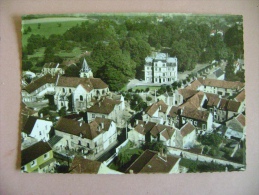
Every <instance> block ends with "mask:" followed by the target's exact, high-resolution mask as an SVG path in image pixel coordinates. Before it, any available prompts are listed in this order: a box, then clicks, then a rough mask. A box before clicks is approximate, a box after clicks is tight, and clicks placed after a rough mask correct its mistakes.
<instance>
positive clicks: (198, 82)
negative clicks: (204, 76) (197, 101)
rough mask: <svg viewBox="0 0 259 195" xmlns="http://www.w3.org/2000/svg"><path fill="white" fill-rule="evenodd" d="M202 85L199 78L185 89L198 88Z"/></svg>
mask: <svg viewBox="0 0 259 195" xmlns="http://www.w3.org/2000/svg"><path fill="white" fill-rule="evenodd" d="M200 86H202V83H201V82H200V81H199V80H195V81H193V82H192V83H191V84H190V85H189V86H187V87H186V88H185V89H192V90H197V89H198V88H199V87H200Z"/></svg>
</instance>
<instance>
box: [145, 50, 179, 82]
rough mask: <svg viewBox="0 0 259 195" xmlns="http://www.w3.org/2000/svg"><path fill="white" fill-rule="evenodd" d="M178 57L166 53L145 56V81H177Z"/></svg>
mask: <svg viewBox="0 0 259 195" xmlns="http://www.w3.org/2000/svg"><path fill="white" fill-rule="evenodd" d="M177 67H178V63H177V58H176V57H169V56H168V54H166V53H153V54H152V56H148V57H146V58H145V65H144V72H145V81H146V82H148V83H161V84H162V83H163V84H167V83H168V84H169V83H173V82H174V81H177Z"/></svg>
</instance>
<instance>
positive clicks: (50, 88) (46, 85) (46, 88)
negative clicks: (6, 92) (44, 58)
mask: <svg viewBox="0 0 259 195" xmlns="http://www.w3.org/2000/svg"><path fill="white" fill-rule="evenodd" d="M56 78H57V76H52V75H50V74H46V75H44V76H42V77H40V78H38V79H36V80H34V81H32V82H31V83H30V84H29V85H27V86H25V87H24V88H23V89H22V101H23V102H36V101H38V100H42V99H44V95H45V94H47V93H49V94H54V93H55V81H56Z"/></svg>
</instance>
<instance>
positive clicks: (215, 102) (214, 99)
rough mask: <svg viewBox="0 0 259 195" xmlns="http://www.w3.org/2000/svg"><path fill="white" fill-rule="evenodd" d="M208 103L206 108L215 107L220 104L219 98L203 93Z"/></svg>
mask: <svg viewBox="0 0 259 195" xmlns="http://www.w3.org/2000/svg"><path fill="white" fill-rule="evenodd" d="M205 95H206V97H207V100H208V103H207V105H208V106H217V105H218V104H219V102H220V98H219V96H218V95H216V94H212V93H205Z"/></svg>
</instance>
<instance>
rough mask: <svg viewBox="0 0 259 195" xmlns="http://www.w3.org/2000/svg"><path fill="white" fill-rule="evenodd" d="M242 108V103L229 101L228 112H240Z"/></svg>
mask: <svg viewBox="0 0 259 195" xmlns="http://www.w3.org/2000/svg"><path fill="white" fill-rule="evenodd" d="M240 106H241V103H240V102H236V101H232V100H229V102H228V106H227V110H228V111H232V112H238V110H239V108H240Z"/></svg>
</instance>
